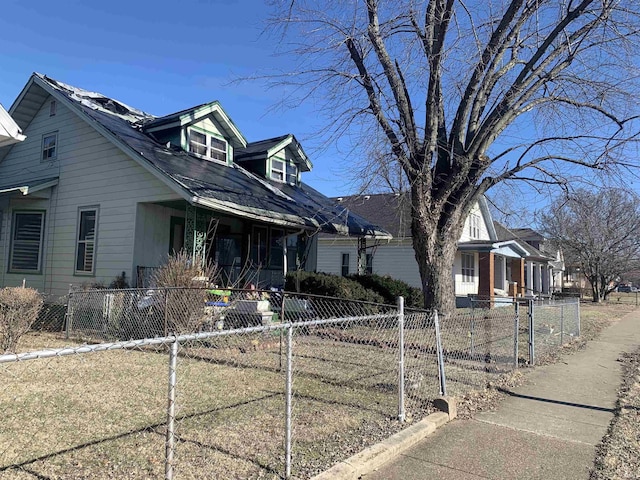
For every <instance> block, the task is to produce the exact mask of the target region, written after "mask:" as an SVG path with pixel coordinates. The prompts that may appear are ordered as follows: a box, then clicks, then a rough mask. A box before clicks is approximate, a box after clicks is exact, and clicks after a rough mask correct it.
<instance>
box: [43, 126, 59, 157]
mask: <svg viewBox="0 0 640 480" xmlns="http://www.w3.org/2000/svg"><path fill="white" fill-rule="evenodd" d="M57 156H58V133H57V132H53V133H47V134H45V135H43V136H42V157H41V161H42V162H50V161H52V160H55V159H56V157H57Z"/></svg>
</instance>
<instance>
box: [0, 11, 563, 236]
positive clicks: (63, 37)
mask: <svg viewBox="0 0 640 480" xmlns="http://www.w3.org/2000/svg"><path fill="white" fill-rule="evenodd" d="M2 7H3V8H2V15H0V45H1V46H2V48H1V49H0V66H1V67H0V103H2V104H3V105H4V106H5V107H6V108H9V107H10V106H11V104H12V103H13V101H14V100H15V98H16V97H17V95H18V94H19V93H20V91H21V89H22V88H23V86H24V85H25V83H26V82H27V80H28V78H29V76H30V75H31V73H32V72H34V71H36V72H40V73H43V74H46V75H48V76H50V77H52V78H54V79H56V80H60V81H62V82H65V83H68V84H71V85H74V86H77V87H80V88H84V89H87V90H93V91H97V92H100V93H102V94H104V95H107V96H109V97H112V98H116V99H118V100H120V101H122V102H124V103H126V104H128V105H130V106H132V107H136V108H138V109H141V110H144V111H146V112H149V113H152V114H154V115H165V114H168V113H172V112H175V111H179V110H182V109H184V108H188V107H191V106H194V105H198V104H201V103H205V102H210V101H213V100H219V101H220V102H221V103H222V105H223V107H224V109H225V110H226V112H227V113H228V114H229V116H230V117H231V118H232V119H233V121H234V122H235V123H236V125H237V126H238V127H239V128H240V130H241V131H242V133H243V134H244V135H245V137H246V138H247V139H248V140H249V141H255V140H260V139H265V138H269V137H274V136H278V135H282V134H285V133H293V134H294V135H296V137H297V138H298V140H300V142H301V143H302V145H303V147H304V149H305V151H306V152H307V154H308V155H309V157H310V158H311V160H312V162H313V164H314V170H313V171H312V172H310V173H305V175H304V181H305V182H306V183H308V184H310V185H311V186H313V187H314V188H316V189H318V190H320V191H321V192H322V193H324V194H325V195H328V196H339V195H346V194H352V193H357V192H356V191H355V188H356V187H355V186H354V179H353V169H351V168H350V167H351V166H352V165H354V164H357V163H358V160H359V159H358V158H357V157H354V156H352V155H357V153H353V154H350V153H349V151H348V150H347V149H346V147H345V146H344V145H343V149H342V151H340V150H338V149H337V148H336V146H335V145H327V144H324V143H323V140H322V138H320V136H319V135H318V133H317V132H318V131H319V130H320V129H321V128H322V127H323V125H322V122H323V121H325V118H324V117H322V116H321V115H318V112H316V111H314V106H313V105H312V104H311V102H308V103H306V104H305V105H303V106H301V107H298V108H295V109H282V108H280V109H278V108H277V107H274V106H276V105H277V104H278V101H280V100H282V99H286V98H288V92H287V91H286V89H285V88H284V87H282V88H279V89H278V88H275V89H267V88H266V87H265V85H264V84H261V83H259V82H257V81H252V82H241V83H237V82H233V80H234V79H237V78H240V77H247V76H252V75H259V74H260V73H264V72H266V71H267V70H269V71H273V70H277V69H278V68H279V67H282V70H285V69H286V68H287V65H286V64H284V62H285V61H286V59H285V58H283V57H279V56H275V55H274V52H275V51H276V49H277V43H276V42H277V41H276V39H275V38H273V37H272V36H269V35H265V34H263V31H264V28H265V25H266V20H267V18H268V16H269V13H270V11H269V8H268V7H267V6H266V5H265V2H264V1H263V0H251V1H249V0H245V1H234V0H206V1H205V0H184V1H183V2H180V3H178V2H167V1H166V0H158V1H153V2H152V1H149V0H137V1H136V0H133V1H124V0H110V1H108V2H95V1H93V0H84V1H72V0H59V1H57V2H51V1H43V0H32V1H31V2H24V1H23V0H4V2H3V5H2ZM503 141H507V142H508V141H509V139H508V138H504V139H503ZM345 145H346V142H345ZM492 193H493V194H494V195H495V196H496V197H498V199H499V200H500V199H501V203H502V204H503V205H506V206H508V207H509V206H510V207H511V208H512V209H513V210H514V211H515V212H517V214H516V217H518V219H517V220H516V221H517V223H522V222H523V221H524V222H525V223H527V222H529V223H530V222H531V221H533V216H532V215H531V214H532V213H533V211H534V210H535V209H538V208H541V207H543V206H544V205H545V204H548V203H550V202H551V201H552V195H553V194H551V193H542V194H541V193H537V192H535V191H533V190H532V189H531V188H529V187H527V186H526V185H525V184H519V185H518V184H516V185H513V184H512V185H505V186H500V188H499V189H495V190H492ZM522 212H526V213H527V215H521V213H522ZM527 219H528V220H527ZM522 226H526V225H522Z"/></svg>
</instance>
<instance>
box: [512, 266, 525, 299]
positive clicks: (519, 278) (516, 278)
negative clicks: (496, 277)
mask: <svg viewBox="0 0 640 480" xmlns="http://www.w3.org/2000/svg"><path fill="white" fill-rule="evenodd" d="M511 281H512V282H516V283H517V284H518V288H517V290H516V294H517V295H518V296H523V295H524V294H525V290H524V258H512V259H511Z"/></svg>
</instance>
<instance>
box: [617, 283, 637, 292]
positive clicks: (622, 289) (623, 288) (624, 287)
mask: <svg viewBox="0 0 640 480" xmlns="http://www.w3.org/2000/svg"><path fill="white" fill-rule="evenodd" d="M637 291H638V289H637V288H636V287H632V286H631V285H618V293H631V292H637Z"/></svg>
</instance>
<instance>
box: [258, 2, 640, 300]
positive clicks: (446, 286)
mask: <svg viewBox="0 0 640 480" xmlns="http://www.w3.org/2000/svg"><path fill="white" fill-rule="evenodd" d="M274 8H275V9H276V11H275V15H274V16H273V19H272V26H273V27H274V28H275V29H276V30H275V31H276V33H277V34H279V35H281V36H280V38H279V40H280V43H279V44H280V45H281V47H282V50H283V52H282V53H284V54H285V55H287V59H288V60H289V61H290V64H291V70H290V71H287V72H283V73H282V74H278V75H272V76H270V78H271V80H272V82H273V83H274V84H277V85H279V86H282V85H287V86H289V87H290V88H289V92H290V96H289V97H288V98H287V102H294V101H296V100H295V99H294V95H295V94H296V93H298V94H299V96H298V97H297V101H305V100H307V99H309V98H311V97H313V98H314V101H322V102H324V103H322V104H321V111H323V112H324V113H326V114H327V115H328V116H329V117H330V121H329V122H327V127H326V131H324V132H320V133H325V134H327V135H329V138H333V139H336V138H342V139H344V138H345V137H348V138H350V139H354V138H355V139H357V141H358V142H360V145H361V146H363V145H366V146H368V147H371V146H377V147H378V148H379V149H380V150H379V152H378V153H377V154H376V155H372V156H370V157H369V161H371V162H373V164H374V166H373V167H372V168H371V170H370V173H371V172H374V173H375V172H381V174H382V178H383V182H382V183H384V182H386V181H387V179H389V178H394V173H395V172H397V171H401V172H402V175H403V177H404V180H403V181H402V182H401V184H405V185H408V188H409V189H410V198H411V204H412V236H413V246H414V250H415V256H416V259H417V261H418V265H419V270H420V275H421V279H422V286H423V290H424V294H425V295H424V297H425V306H426V307H436V308H439V309H441V310H445V311H450V310H451V309H453V305H454V289H453V279H452V275H451V268H452V265H453V263H454V259H455V254H456V243H457V240H458V239H459V237H460V234H461V232H462V229H463V227H464V222H465V219H466V217H467V215H468V214H469V212H470V210H471V209H472V207H473V205H474V204H475V202H476V201H477V200H478V198H479V197H480V196H481V195H483V194H484V193H485V192H486V191H487V190H488V189H490V188H491V187H492V186H494V185H496V184H497V183H499V182H502V181H505V180H524V181H526V182H530V183H531V184H534V185H535V184H560V185H566V184H567V182H570V181H571V180H572V179H573V178H574V177H576V176H578V175H580V174H581V170H580V169H581V168H585V167H586V168H590V169H596V170H598V171H602V172H605V171H608V168H609V167H611V166H613V165H615V164H618V165H620V164H621V163H622V162H620V161H619V160H618V159H620V158H624V152H622V151H621V150H623V149H624V146H625V144H626V143H625V142H626V141H628V139H629V138H632V137H634V136H635V133H634V132H632V129H633V128H635V127H634V123H635V122H634V121H633V120H635V116H634V112H633V111H632V106H634V105H635V99H634V97H635V94H636V92H637V90H636V84H637V82H636V76H637V75H636V72H635V65H636V63H635V57H634V55H635V54H636V50H637V43H636V41H637V39H638V28H639V25H640V22H639V21H638V12H639V11H640V9H639V8H638V3H637V2H634V1H622V0H620V1H618V0H597V1H596V0H580V1H574V0H555V1H552V0H546V1H545V0H513V1H500V0H498V1H493V0H492V1H486V2H485V1H480V0H469V1H455V0H425V1H420V0H394V1H381V0H275V3H274ZM289 104H291V103H289ZM347 134H348V135H347ZM365 151H366V150H365ZM614 151H615V155H614V154H613V153H614ZM380 152H382V153H380ZM368 153H370V152H368ZM394 165H395V166H394ZM624 165H626V166H628V165H629V164H624ZM387 183H388V182H387Z"/></svg>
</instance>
